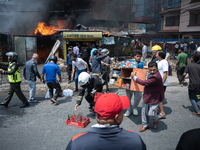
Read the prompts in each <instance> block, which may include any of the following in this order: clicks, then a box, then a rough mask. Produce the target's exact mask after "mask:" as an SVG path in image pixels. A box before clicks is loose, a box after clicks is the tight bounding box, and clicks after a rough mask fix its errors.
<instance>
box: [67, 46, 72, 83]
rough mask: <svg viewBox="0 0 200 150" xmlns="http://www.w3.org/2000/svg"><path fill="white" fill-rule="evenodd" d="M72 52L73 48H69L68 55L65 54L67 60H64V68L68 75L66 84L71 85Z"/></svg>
mask: <svg viewBox="0 0 200 150" xmlns="http://www.w3.org/2000/svg"><path fill="white" fill-rule="evenodd" d="M72 51H73V48H72V46H70V47H69V48H68V54H67V60H66V68H67V73H68V84H70V83H71V74H72V58H71V57H72V55H71V54H72Z"/></svg>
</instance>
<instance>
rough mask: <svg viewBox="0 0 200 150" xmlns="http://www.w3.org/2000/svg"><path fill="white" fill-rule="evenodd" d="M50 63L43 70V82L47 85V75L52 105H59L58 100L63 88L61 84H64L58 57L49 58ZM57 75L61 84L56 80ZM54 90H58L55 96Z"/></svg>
mask: <svg viewBox="0 0 200 150" xmlns="http://www.w3.org/2000/svg"><path fill="white" fill-rule="evenodd" d="M49 60H50V62H49V63H48V64H46V65H44V67H43V69H42V82H43V83H44V84H45V79H44V74H46V82H47V86H48V88H49V95H50V101H51V104H54V103H55V104H58V102H57V98H58V95H59V93H60V91H61V87H60V84H59V82H60V83H61V82H62V79H61V73H60V69H59V67H58V65H57V64H56V62H57V57H56V56H54V55H52V56H51V57H50V58H49ZM56 74H58V77H59V82H58V81H57V80H56ZM53 89H56V92H55V94H54V95H53Z"/></svg>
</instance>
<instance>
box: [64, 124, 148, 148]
mask: <svg viewBox="0 0 200 150" xmlns="http://www.w3.org/2000/svg"><path fill="white" fill-rule="evenodd" d="M122 149H124V150H129V149H131V150H146V145H145V144H144V142H143V140H142V139H141V137H140V136H139V135H138V134H137V133H135V132H134V131H131V130H129V131H127V130H124V129H122V128H119V126H114V127H112V126H111V127H106V128H102V127H92V128H91V129H90V130H89V131H87V132H83V133H81V134H78V135H76V136H74V137H73V138H72V140H71V141H70V142H69V144H68V146H67V148H66V150H122Z"/></svg>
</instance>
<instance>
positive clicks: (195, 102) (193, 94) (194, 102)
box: [188, 89, 200, 112]
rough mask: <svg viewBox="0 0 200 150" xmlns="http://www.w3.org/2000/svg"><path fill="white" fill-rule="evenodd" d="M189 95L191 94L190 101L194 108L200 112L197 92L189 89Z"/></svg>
mask: <svg viewBox="0 0 200 150" xmlns="http://www.w3.org/2000/svg"><path fill="white" fill-rule="evenodd" d="M188 93H189V98H190V101H191V103H192V106H193V107H194V109H195V111H196V112H200V110H199V107H198V104H199V100H198V98H197V96H196V92H195V91H194V90H190V89H188Z"/></svg>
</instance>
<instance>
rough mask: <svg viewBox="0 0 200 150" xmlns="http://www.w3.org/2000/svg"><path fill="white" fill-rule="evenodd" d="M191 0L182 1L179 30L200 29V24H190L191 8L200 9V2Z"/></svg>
mask: <svg viewBox="0 0 200 150" xmlns="http://www.w3.org/2000/svg"><path fill="white" fill-rule="evenodd" d="M190 2H191V0H182V1H181V14H180V27H179V32H196V31H198V32H199V31H200V26H188V25H189V21H190V12H189V10H191V9H199V8H200V2H195V3H190Z"/></svg>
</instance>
